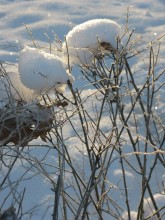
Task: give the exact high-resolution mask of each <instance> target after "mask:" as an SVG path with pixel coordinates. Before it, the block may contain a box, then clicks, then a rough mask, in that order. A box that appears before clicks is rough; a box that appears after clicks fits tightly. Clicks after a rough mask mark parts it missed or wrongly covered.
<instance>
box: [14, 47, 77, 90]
mask: <svg viewBox="0 0 165 220" xmlns="http://www.w3.org/2000/svg"><path fill="white" fill-rule="evenodd" d="M18 70H19V74H20V79H21V82H22V83H23V84H24V85H25V86H26V87H28V88H30V89H33V90H34V91H35V92H36V93H37V94H41V93H45V92H49V91H50V90H51V89H53V88H55V89H56V90H57V91H59V92H64V90H65V87H66V84H67V81H68V80H70V82H71V83H73V81H74V78H73V76H72V75H71V74H68V73H67V72H66V70H65V68H64V65H63V62H62V60H61V59H60V57H58V56H55V55H53V54H49V53H46V52H44V51H42V50H38V49H36V48H30V47H28V46H26V47H25V48H24V49H23V50H22V51H21V52H20V57H19V64H18Z"/></svg>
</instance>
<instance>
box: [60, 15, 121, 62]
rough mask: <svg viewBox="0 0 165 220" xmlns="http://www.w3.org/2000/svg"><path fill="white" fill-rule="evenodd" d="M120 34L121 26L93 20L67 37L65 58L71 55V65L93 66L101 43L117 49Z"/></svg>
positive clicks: (76, 28)
mask: <svg viewBox="0 0 165 220" xmlns="http://www.w3.org/2000/svg"><path fill="white" fill-rule="evenodd" d="M120 33H121V27H120V25H119V24H118V23H116V22H115V21H113V20H110V19H92V20H89V21H86V22H84V23H81V24H79V25H76V26H75V27H74V28H73V29H72V30H71V31H69V33H68V34H67V35H66V42H64V43H63V47H62V49H63V53H64V57H66V58H65V59H67V56H68V53H69V57H70V62H71V64H80V63H82V64H91V61H92V59H93V58H94V54H95V53H96V50H97V49H98V48H99V42H105V43H109V44H110V45H111V46H112V48H114V49H116V48H117V47H118V43H117V37H118V36H119V35H120Z"/></svg>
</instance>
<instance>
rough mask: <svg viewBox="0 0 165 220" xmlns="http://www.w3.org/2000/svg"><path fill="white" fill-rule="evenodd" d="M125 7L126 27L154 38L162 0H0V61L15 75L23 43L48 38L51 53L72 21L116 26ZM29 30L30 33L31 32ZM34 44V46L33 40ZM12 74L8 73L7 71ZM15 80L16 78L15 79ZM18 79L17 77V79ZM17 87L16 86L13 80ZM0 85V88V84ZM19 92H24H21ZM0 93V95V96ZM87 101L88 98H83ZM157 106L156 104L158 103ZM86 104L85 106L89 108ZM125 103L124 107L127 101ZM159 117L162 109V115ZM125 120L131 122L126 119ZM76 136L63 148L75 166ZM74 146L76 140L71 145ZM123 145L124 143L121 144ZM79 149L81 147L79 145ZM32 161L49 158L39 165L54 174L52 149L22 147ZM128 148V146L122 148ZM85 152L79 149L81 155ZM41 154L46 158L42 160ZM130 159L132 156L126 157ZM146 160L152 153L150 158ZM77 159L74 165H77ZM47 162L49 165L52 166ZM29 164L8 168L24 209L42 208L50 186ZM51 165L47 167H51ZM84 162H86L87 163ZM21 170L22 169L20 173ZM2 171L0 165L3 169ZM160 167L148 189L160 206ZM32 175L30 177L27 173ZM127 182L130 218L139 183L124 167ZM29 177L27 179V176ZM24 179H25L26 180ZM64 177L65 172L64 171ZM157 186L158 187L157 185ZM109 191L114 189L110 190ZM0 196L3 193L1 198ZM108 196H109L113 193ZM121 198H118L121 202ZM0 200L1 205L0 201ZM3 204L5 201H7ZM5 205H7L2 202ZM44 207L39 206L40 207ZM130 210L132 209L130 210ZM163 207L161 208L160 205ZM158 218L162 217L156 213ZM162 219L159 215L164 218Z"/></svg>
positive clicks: (48, 201) (116, 175) (43, 43)
mask: <svg viewBox="0 0 165 220" xmlns="http://www.w3.org/2000/svg"><path fill="white" fill-rule="evenodd" d="M128 7H129V25H130V29H133V28H135V32H136V33H137V34H138V33H139V34H141V36H142V38H143V41H145V42H148V41H154V40H155V39H156V38H159V37H161V36H162V35H163V34H164V33H165V31H164V30H165V17H164V11H165V2H164V0H146V1H145V2H144V0H138V1H134V0H123V1H120V0H112V1H110V0H102V1H99V0H90V1H88V0H80V1H77V0H70V1H67V0H59V1H58V0H44V1H39V0H1V1H0V30H1V35H0V60H1V61H5V62H7V63H12V64H14V65H9V67H8V68H9V72H10V74H11V77H13V75H12V72H16V75H15V76H16V78H17V77H18V76H17V64H18V59H19V54H18V52H20V51H21V49H23V47H24V45H29V46H33V47H35V46H36V45H37V46H38V47H39V48H44V50H45V51H46V52H49V50H50V41H51V42H52V45H51V49H52V52H53V51H54V52H55V53H58V52H57V49H55V48H58V45H59V44H58V40H57V39H56V40H55V39H54V36H55V35H57V36H58V37H59V38H60V39H61V40H62V41H64V40H65V37H64V36H65V35H67V33H68V32H69V31H70V30H71V29H72V28H73V27H74V26H75V25H77V24H80V23H82V22H85V21H87V20H89V19H95V18H108V19H113V20H115V21H116V22H117V23H119V24H120V25H121V28H123V29H124V27H125V22H126V14H127V10H128ZM31 33H32V34H31ZM34 43H35V44H36V45H34ZM164 43H165V41H164V40H162V43H161V50H160V59H159V61H160V68H161V65H163V62H164V57H165V44H164ZM135 63H136V60H135V61H133V64H135ZM139 68H141V66H140V65H139V64H138V65H137V66H136V65H135V66H134V69H135V71H137V73H138V69H139ZM13 74H14V73H13ZM74 76H75V78H76V79H77V78H80V79H81V76H80V75H79V72H78V70H77V69H75V70H74ZM80 79H79V80H75V84H74V86H75V87H76V86H82V84H83V83H82V82H81V80H80ZM164 79H165V77H164V76H162V77H161V81H164ZM18 80H19V79H18ZM139 80H141V81H143V76H142V75H139ZM17 83H19V81H17ZM17 86H18V85H17ZM1 87H2V86H1V84H0V89H3V88H1ZM23 91H25V93H26V96H27V98H28V99H29V97H32V96H33V94H32V93H31V91H29V90H27V88H23ZM86 94H88V95H89V91H85V92H84V95H85V96H86ZM24 95H25V94H24ZM0 96H1V95H0ZM162 97H163V92H160V97H158V102H157V103H155V106H156V108H157V107H158V111H160V113H162V112H163V113H164V107H165V105H164V102H163V101H162V100H164V99H162ZM89 103H91V102H90V101H89ZM158 105H159V106H158ZM89 106H90V105H88V107H89ZM128 107H129V106H128ZM163 116H164V114H163ZM106 122H107V120H106V117H105V120H103V122H102V123H103V125H102V126H103V127H104V126H105V130H106V129H108V126H107V125H106ZM130 123H131V122H130ZM139 123H141V124H143V122H141V121H139ZM74 125H75V127H76V129H77V130H78V131H79V129H80V128H79V124H77V121H76V118H75V120H74ZM65 134H67V135H66V136H68V137H70V136H71V135H72V133H71V130H70V128H69V127H66V128H65ZM75 141H76V140H75V139H74V137H73V138H71V137H70V138H69V139H68V142H67V143H68V145H69V144H70V148H69V151H70V152H71V154H72V158H73V159H75V164H78V165H80V166H81V161H79V159H77V155H78V153H79V151H78V150H77V148H74V147H72V144H73V143H74V142H75ZM35 144H36V145H37V144H38V145H40V144H41V142H40V140H37V141H35ZM77 145H78V144H77ZM127 147H129V146H127ZM81 150H82V149H81ZM28 151H30V155H31V158H30V160H31V161H32V164H33V165H34V164H35V163H36V164H37V161H40V160H41V161H43V162H45V161H46V162H49V163H48V164H47V165H45V167H46V169H48V170H49V173H51V172H52V174H51V178H57V176H56V174H55V173H53V172H54V168H55V166H56V163H55V160H56V158H55V157H54V155H53V150H50V149H49V148H46V147H45V148H44V147H42V148H41V149H39V150H38V148H37V147H36V149H28V150H27V153H26V151H25V152H24V154H25V157H26V156H27V155H28V154H29V152H28ZM127 152H128V151H127ZM85 153H86V152H84V154H85ZM45 155H46V160H45ZM130 161H131V162H133V159H132V160H131V159H130ZM151 162H152V158H151ZM79 163H80V164H79ZM52 164H53V165H52ZM33 165H32V166H31V167H29V164H27V163H26V161H24V162H23V163H22V161H20V163H17V165H16V167H15V168H14V170H13V171H14V172H13V173H12V175H11V176H10V178H13V179H14V180H16V179H18V178H20V179H21V180H22V182H21V185H20V188H19V189H20V191H21V190H22V191H23V190H24V188H26V192H25V198H24V203H23V205H24V209H25V210H24V211H26V210H29V209H31V208H33V207H34V206H35V205H36V204H39V203H40V204H42V206H43V207H44V208H45V207H48V206H49V205H50V206H51V205H52V202H53V196H52V191H51V189H50V184H49V180H48V179H44V178H43V177H42V176H39V175H36V170H35V168H34V167H33ZM51 165H52V167H51ZM87 165H88V164H87ZM25 170H27V174H26V175H25V176H22V175H23V174H24V172H25ZM4 173H5V170H4ZM163 173H164V171H163V170H162V168H161V167H159V166H157V172H156V173H155V176H154V177H155V178H153V179H152V181H153V182H152V183H153V186H155V188H154V192H155V196H154V197H155V200H156V201H158V205H159V204H160V206H162V204H165V199H164V195H161V194H158V193H160V191H161V190H162V187H161V186H160V185H159V183H158V182H157V180H158V178H157V177H156V175H159V174H160V175H162V178H161V179H162V181H164V182H165V177H164V175H163ZM33 175H34V176H33ZM109 175H110V176H111V178H112V179H113V181H112V183H113V184H114V185H115V186H116V185H118V182H119V180H120V178H121V176H122V171H121V169H119V167H118V164H117V161H116V162H114V163H113V165H112V168H111V171H110V174H109ZM125 175H126V177H127V180H128V186H129V188H130V189H131V190H130V200H132V203H131V209H132V219H136V210H137V201H138V199H139V197H138V196H139V192H138V190H137V191H135V190H134V189H135V188H136V189H137V188H138V187H139V182H138V177H137V176H136V174H135V173H134V172H130V170H126V173H125ZM32 177H33V178H32ZM26 178H29V179H28V180H26ZM68 178H69V173H68ZM159 187H160V188H159ZM114 192H115V190H114ZM136 192H137V194H136ZM6 195H7V194H6V192H4V194H3V193H2V194H1V197H0V203H1V202H2V201H3V200H4V198H5V196H6ZM3 196H4V197H3ZM113 196H114V197H113ZM115 196H116V200H117V201H119V199H120V196H121V195H120V194H117V193H116V194H115V195H114V193H113V195H112V197H113V199H115ZM122 202H124V203H125V201H123V198H122V199H121V205H122ZM144 203H145V207H146V210H147V212H146V216H148V215H149V214H150V213H149V212H148V210H149V209H151V206H152V204H151V201H150V199H147V198H145V201H144ZM0 205H1V204H0ZM8 205H9V204H8ZM42 206H41V207H40V206H39V207H36V210H37V209H38V210H37V212H36V216H35V215H34V216H33V218H32V220H33V219H34V220H35V219H36V220H37V219H41V216H43V214H44V211H45V209H44V208H42ZM7 208H8V207H7ZM43 210H44V211H43ZM51 211H52V209H50V210H49V211H48V213H47V214H46V216H45V219H51V214H52V212H51ZM134 211H135V212H134ZM163 211H164V210H163ZM123 218H124V219H127V213H125V212H124V214H123ZM162 219H163V218H162ZM164 219H165V218H164Z"/></svg>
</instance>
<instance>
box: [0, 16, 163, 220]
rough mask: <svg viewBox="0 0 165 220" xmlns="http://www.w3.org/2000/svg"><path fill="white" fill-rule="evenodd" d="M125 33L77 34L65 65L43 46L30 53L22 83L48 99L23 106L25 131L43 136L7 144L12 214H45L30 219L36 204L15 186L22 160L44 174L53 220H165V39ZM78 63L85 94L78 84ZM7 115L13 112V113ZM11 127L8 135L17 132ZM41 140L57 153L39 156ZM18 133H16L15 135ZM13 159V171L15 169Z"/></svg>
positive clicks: (106, 26)
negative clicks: (163, 53) (164, 48)
mask: <svg viewBox="0 0 165 220" xmlns="http://www.w3.org/2000/svg"><path fill="white" fill-rule="evenodd" d="M123 33H124V36H123V34H121V28H120V26H119V25H118V24H117V23H115V22H113V21H111V20H108V19H105V20H104V19H98V20H92V21H88V22H85V23H83V24H80V25H78V26H76V27H75V28H73V30H71V31H70V32H69V33H68V35H67V36H66V42H64V43H63V51H62V54H61V56H60V58H59V57H58V58H57V55H48V54H47V53H45V52H43V51H42V52H40V51H39V50H38V49H36V48H35V49H31V48H25V49H24V50H23V51H22V52H21V56H20V60H19V74H20V79H21V80H22V83H23V84H24V85H25V86H27V87H28V89H33V91H34V93H35V94H38V95H39V97H37V100H36V98H35V101H33V102H32V103H27V102H25V100H24V102H21V103H20V102H18V101H17V100H15V98H13V100H14V101H16V105H15V108H14V111H13V112H12V115H14V117H15V123H17V122H20V121H21V122H22V123H25V124H26V123H27V117H28V123H30V124H28V123H27V124H28V126H29V127H30V129H31V131H32V130H33V131H34V132H32V133H31V131H30V135H29V136H28V135H27V142H24V145H23V146H24V148H23V149H22V148H21V147H22V145H21V143H22V142H21V141H22V138H21V135H20V133H19V135H18V138H17V141H16V142H14V141H12V139H9V140H10V141H12V142H13V143H14V144H15V146H14V147H15V148H14V150H13V148H12V145H11V144H10V143H9V141H8V142H5V143H4V144H5V146H1V149H2V151H1V155H2V156H1V157H2V162H3V165H2V168H1V169H2V170H3V168H4V167H5V168H6V167H7V168H6V169H7V171H8V172H5V171H4V174H3V175H4V176H3V181H2V183H1V188H2V191H3V186H5V188H9V189H12V190H13V189H14V190H13V191H12V192H13V194H12V195H13V197H14V198H13V197H12V196H11V197H10V190H9V192H8V195H9V197H6V198H7V199H6V200H5V201H4V204H3V206H2V208H3V209H4V210H5V208H4V206H5V205H6V204H7V201H8V200H10V198H13V201H14V202H13V204H14V207H16V208H17V209H18V216H19V217H21V218H26V217H27V215H28V217H29V216H32V214H34V213H33V211H34V212H35V211H36V209H33V211H31V210H30V211H29V212H23V211H22V210H24V209H25V208H24V204H23V200H25V199H26V196H24V192H23V193H22V194H21V193H18V188H19V187H18V186H19V184H20V185H21V180H20V182H19V181H18V182H17V183H16V184H15V183H11V180H10V171H11V170H12V168H13V167H14V165H15V163H16V161H21V162H20V163H21V165H22V166H23V167H25V168H26V171H29V170H30V171H31V172H32V174H31V175H32V176H33V175H34V176H35V177H36V175H40V176H42V178H43V179H44V181H45V182H47V183H48V184H49V186H50V188H51V189H52V194H50V195H47V196H46V197H45V198H44V199H43V201H42V202H43V203H42V205H43V204H44V205H45V206H46V207H45V210H46V211H45V212H47V210H50V213H51V214H52V213H53V219H56V220H57V219H66V220H69V219H74V220H78V219H104V220H106V219H112V220H113V219H118V220H126V219H128V220H132V219H137V220H142V219H150V220H152V219H154V220H155V219H163V218H164V214H165V210H164V205H163V204H164V182H165V180H164V165H165V159H164V147H165V123H164V116H165V115H164V113H165V111H164V101H165V99H164V89H165V88H164V80H163V79H164V72H165V71H164V67H162V65H160V66H159V62H158V61H159V59H158V57H159V52H160V47H159V41H160V40H161V38H159V40H157V41H155V42H152V43H150V44H149V45H144V44H142V42H141V41H140V42H139V43H138V42H137V38H136V37H134V35H135V34H134V32H133V31H128V30H127V29H126V30H125V32H124V31H123ZM123 39H124V40H123ZM84 55H85V57H83V56H84ZM79 58H80V59H79ZM59 62H60V63H59ZM61 62H63V63H61ZM52 63H53V64H52ZM75 65H76V68H77V66H78V67H79V72H78V73H77V74H78V75H79V77H80V79H81V80H82V81H83V85H84V83H85V84H86V85H85V86H80V85H79V84H78V86H76V85H75V84H74V83H73V80H72V79H73V76H72V75H71V74H72V71H73V72H74V68H75ZM56 67H57V68H56ZM65 68H66V70H65ZM67 68H68V69H69V70H67ZM34 73H37V75H36V76H33V74H34ZM38 73H39V74H38ZM49 76H50V78H49ZM38 77H39V78H38ZM34 79H35V80H36V81H34V82H33V80H34ZM56 79H57V80H56ZM47 80H48V81H47ZM76 80H77V79H75V82H76ZM58 81H60V82H61V83H62V84H66V85H67V90H66V91H65V92H64V91H63V93H61V90H60V92H59V90H58V89H57V87H56V86H57V85H56V83H57V82H58ZM54 86H55V90H54V89H53V90H51V88H52V87H53V88H54ZM60 86H61V85H60ZM50 90H51V91H50ZM11 91H12V90H11ZM42 92H44V95H43V94H42ZM11 94H13V92H11ZM11 97H13V96H12V95H11ZM14 97H15V96H14ZM41 98H42V100H40V99H41ZM21 100H22V99H21ZM14 101H13V102H12V103H14ZM22 101H23V100H22ZM8 103H9V104H8V105H6V106H4V107H5V108H6V109H7V113H9V111H10V110H11V109H12V106H11V105H10V102H8ZM20 108H21V111H20ZM2 112H3V114H5V112H4V109H3V108H2ZM7 113H6V114H7ZM3 114H2V115H3ZM6 116H7V115H6ZM29 116H30V117H29ZM6 119H7V118H5V120H2V123H1V124H2V126H1V130H3V129H4V128H3V126H5V128H6V127H7V129H8V127H9V126H6V124H5V123H6V122H7V121H6ZM11 122H12V120H11ZM47 122H50V123H48V124H47ZM42 123H43V126H41V127H42V130H40V125H42ZM16 125H19V126H15V127H14V129H13V130H14V131H16V130H17V128H19V129H22V127H21V126H20V125H22V124H21V123H18V124H16ZM37 129H39V131H38V130H37ZM44 129H45V130H44ZM19 131H20V130H19ZM35 132H37V135H38V136H37V137H39V136H40V137H41V139H40V143H39V145H38V146H37V150H39V149H41V146H42V148H45V149H48V150H47V151H46V153H45V154H44V156H43V157H42V156H41V155H37V156H38V157H36V156H35V155H33V142H29V141H31V140H32V139H33V138H36V136H35ZM38 132H39V133H38ZM13 134H15V133H12V132H11V131H10V134H9V137H11V136H12V135H13ZM21 134H22V133H21ZM24 134H25V133H24ZM33 134H34V137H33ZM24 138H25V140H26V135H24V136H23V139H24ZM2 139H3V138H1V140H0V141H1V143H2V145H3V140H2ZM5 139H6V137H5ZM41 140H43V141H45V142H46V146H45V143H43V142H41ZM34 143H35V142H34ZM27 145H28V146H29V148H30V147H31V148H30V149H29V148H26V146H27ZM7 149H10V151H9V152H8V150H7ZM3 150H4V151H3ZM35 150H36V149H35ZM11 152H13V155H14V156H13V157H14V160H13V163H11V162H10V161H9V158H11ZM3 157H5V159H6V158H7V159H6V160H4V159H3ZM40 158H42V159H40ZM25 161H26V163H25ZM24 175H25V174H24V173H23V174H22V176H24ZM30 178H32V177H31V176H30V177H29V179H30ZM20 179H23V177H21V178H20ZM16 192H17V193H16ZM20 207H21V208H20ZM36 207H38V206H36ZM45 212H44V213H43V216H44V215H45ZM1 213H2V212H1Z"/></svg>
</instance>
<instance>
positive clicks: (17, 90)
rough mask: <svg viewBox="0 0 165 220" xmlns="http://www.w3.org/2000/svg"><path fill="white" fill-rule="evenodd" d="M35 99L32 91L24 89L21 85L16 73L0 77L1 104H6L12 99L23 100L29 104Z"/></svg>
mask: <svg viewBox="0 0 165 220" xmlns="http://www.w3.org/2000/svg"><path fill="white" fill-rule="evenodd" d="M36 97H37V95H36V94H35V93H34V91H33V90H30V89H28V88H26V87H25V86H24V85H23V84H22V83H21V81H20V78H19V75H18V73H15V72H8V73H6V75H4V76H1V77H0V101H1V104H2V103H4V104H8V103H9V102H10V101H12V100H14V99H15V100H20V99H23V100H24V101H26V102H30V101H33V100H34V99H35V98H36ZM2 107H3V105H2Z"/></svg>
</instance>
